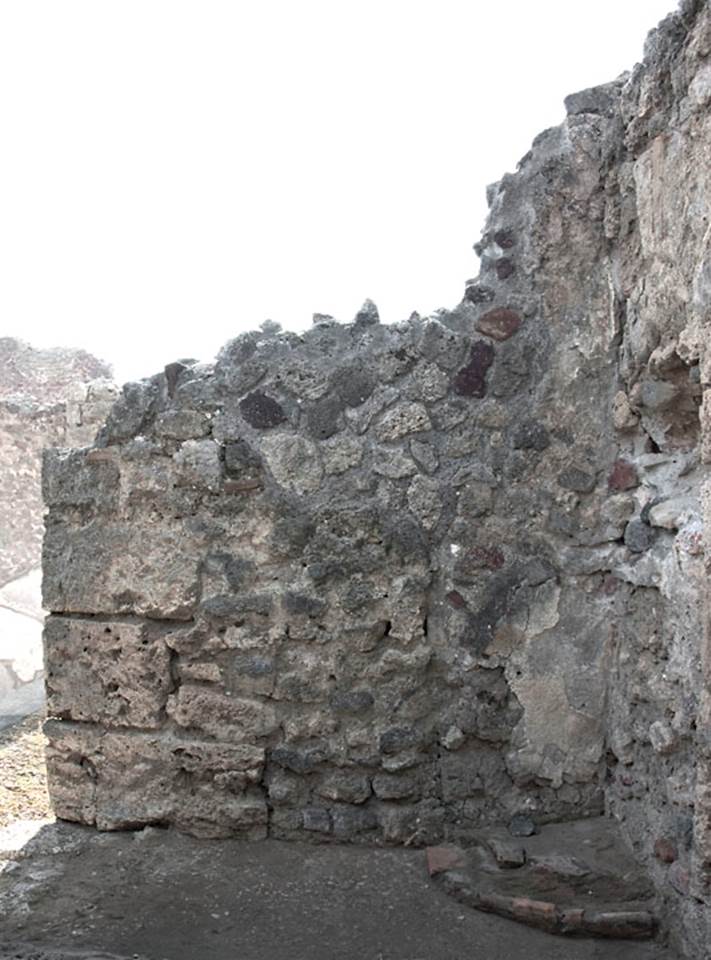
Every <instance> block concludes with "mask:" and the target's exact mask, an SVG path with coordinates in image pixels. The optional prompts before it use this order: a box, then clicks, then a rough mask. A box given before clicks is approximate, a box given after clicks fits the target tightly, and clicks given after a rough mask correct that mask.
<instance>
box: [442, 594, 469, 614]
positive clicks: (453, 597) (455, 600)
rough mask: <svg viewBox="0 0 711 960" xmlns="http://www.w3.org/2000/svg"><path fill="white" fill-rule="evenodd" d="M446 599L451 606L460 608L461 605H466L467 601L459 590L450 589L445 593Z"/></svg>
mask: <svg viewBox="0 0 711 960" xmlns="http://www.w3.org/2000/svg"><path fill="white" fill-rule="evenodd" d="M447 600H449V602H450V603H451V604H452V606H453V607H456V608H457V609H458V610H460V609H461V608H462V607H466V605H467V602H466V600H465V599H464V597H463V596H462V595H461V593H460V592H459V590H450V591H449V593H448V594H447Z"/></svg>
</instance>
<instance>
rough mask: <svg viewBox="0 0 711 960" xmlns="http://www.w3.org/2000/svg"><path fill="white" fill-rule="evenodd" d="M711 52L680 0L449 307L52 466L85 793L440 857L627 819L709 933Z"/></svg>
mask: <svg viewBox="0 0 711 960" xmlns="http://www.w3.org/2000/svg"><path fill="white" fill-rule="evenodd" d="M710 56H711V10H710V7H709V3H708V2H698V0H690V2H685V3H684V4H682V8H681V11H680V13H679V14H677V15H675V16H673V17H670V18H668V19H667V20H666V21H665V22H664V23H663V25H662V26H661V27H660V29H659V30H658V31H657V32H656V33H654V34H652V35H651V36H650V39H649V40H648V44H647V52H646V57H645V62H644V63H643V64H642V65H641V66H640V67H638V68H635V70H634V71H633V72H632V74H630V75H626V76H624V77H622V78H620V79H619V80H617V81H615V82H613V83H611V84H608V85H607V86H604V87H600V88H596V89H594V90H589V91H583V92H581V93H579V94H575V95H573V96H571V97H569V98H568V99H567V101H566V107H567V118H566V120H565V122H564V123H563V124H562V125H561V126H560V127H557V128H554V129H551V130H547V131H545V132H544V133H542V134H541V135H540V136H539V137H538V138H537V139H536V141H535V142H534V144H533V146H532V148H531V151H530V152H529V153H528V154H527V155H526V157H524V158H523V160H522V161H521V163H520V164H519V168H518V171H517V172H516V173H515V174H513V175H507V176H505V177H504V178H503V179H502V180H501V181H500V182H499V183H497V184H495V185H493V186H492V187H491V188H490V189H489V200H490V207H491V209H490V215H489V219H488V221H487V225H486V228H485V231H484V235H483V237H482V239H481V241H480V243H479V244H478V248H477V249H478V252H479V254H480V256H481V273H480V276H479V277H478V278H477V279H476V280H475V281H471V282H469V283H468V284H467V286H466V291H465V296H464V299H463V300H462V302H461V303H460V304H459V305H458V306H457V307H455V308H454V309H453V310H451V311H441V312H440V313H439V314H437V315H436V316H433V317H428V318H425V319H421V318H419V317H417V316H413V317H411V318H410V319H409V320H408V321H405V322H403V323H401V324H397V325H394V326H389V327H385V326H382V325H380V324H379V322H378V317H377V313H376V311H375V309H374V308H373V306H372V305H370V304H366V306H365V307H364V309H363V310H362V311H361V313H360V314H359V315H358V317H357V318H356V320H355V321H354V322H353V323H352V324H349V325H343V326H341V325H338V324H336V323H335V322H332V321H330V320H328V319H323V318H321V319H320V320H319V322H318V323H317V324H316V325H315V326H314V327H313V329H311V330H310V331H309V332H308V333H306V334H304V335H297V334H292V333H264V332H261V333H260V332H257V333H252V334H246V335H244V336H241V337H238V338H237V339H236V340H234V341H232V342H231V343H229V344H228V345H227V346H226V347H225V348H224V349H223V351H222V353H221V354H220V356H219V358H218V360H217V363H216V364H215V365H214V366H205V365H183V364H171V365H170V366H169V367H167V368H166V369H165V371H164V373H162V374H160V375H158V376H156V377H154V378H152V379H151V380H147V381H143V382H142V383H140V384H131V385H129V386H127V387H126V388H125V389H124V393H123V395H122V397H121V399H120V400H119V401H118V403H117V404H116V406H115V407H114V408H113V410H112V412H111V415H110V417H109V420H108V422H107V425H106V427H105V429H104V431H103V433H102V435H101V437H100V440H99V442H98V443H97V444H96V445H94V446H93V447H92V448H90V449H85V450H79V451H57V452H55V453H53V454H51V455H50V456H48V458H47V461H46V472H45V496H46V499H47V503H48V505H49V508H50V510H49V515H48V521H47V533H46V540H45V557H44V562H45V605H46V607H47V608H48V609H50V610H52V611H53V615H52V617H51V618H50V619H49V621H48V623H47V628H46V649H47V663H48V676H47V689H48V696H49V706H50V710H51V713H52V714H53V716H54V717H55V718H56V719H54V720H53V721H51V722H50V723H49V725H48V735H49V740H50V745H49V751H48V764H49V774H50V787H51V792H52V795H53V799H54V803H55V809H56V810H57V813H58V814H59V815H60V816H63V817H66V818H68V819H74V820H80V821H83V822H87V823H96V824H97V825H98V826H99V827H100V828H102V829H117V828H121V827H128V826H134V825H139V824H144V823H175V824H177V825H178V826H179V827H181V828H183V829H186V830H189V831H191V832H193V833H197V834H199V835H207V836H221V835H227V834H241V835H245V836H264V835H265V834H267V833H269V834H270V835H272V836H279V837H305V836H312V837H314V838H318V839H322V840H325V839H329V838H335V839H357V840H362V841H373V842H383V841H385V842H407V843H412V842H418V843H421V842H425V841H430V840H434V839H439V838H441V837H443V836H444V837H449V838H458V839H462V838H464V839H466V837H467V835H468V834H469V833H470V832H471V831H472V830H474V829H475V828H477V827H479V826H481V825H482V824H487V823H492V822H497V821H506V820H508V819H509V818H511V817H513V816H514V815H516V814H520V813H523V814H526V815H527V816H529V817H532V818H533V819H534V820H538V821H545V820H551V819H564V818H572V817H580V816H587V815H593V814H597V813H600V812H602V811H603V810H605V811H606V812H607V813H609V814H610V815H612V816H615V817H616V818H617V819H618V820H620V821H621V822H622V823H623V825H624V828H625V830H626V833H627V836H628V838H629V841H630V843H631V844H632V845H633V846H634V847H635V849H636V850H637V852H638V853H639V854H640V855H641V856H642V858H643V859H645V860H646V861H647V862H648V864H649V865H650V866H651V868H652V869H653V870H654V872H655V878H656V881H657V883H658V889H659V892H660V897H661V898H662V899H663V900H666V901H667V903H668V904H669V905H670V906H671V907H673V909H674V911H675V914H676V915H677V916H679V917H681V918H682V924H681V925H680V926H679V931H680V932H682V933H683V936H684V937H685V938H686V942H687V943H688V944H690V945H691V946H690V947H689V949H691V950H692V951H693V949H696V948H697V947H698V944H700V943H703V942H704V938H705V937H707V935H708V932H709V931H707V930H705V929H704V924H705V923H706V922H707V918H708V913H709V911H708V903H709V899H711V891H710V890H709V876H710V873H711V752H710V748H709V742H710V739H709V733H710V731H711V726H710V721H711V699H710V693H709V679H710V674H711V665H710V664H711V656H710V655H709V652H708V650H709V633H708V624H709V615H708V606H707V599H708V598H707V593H708V590H707V586H706V583H707V576H708V564H709V556H711V554H710V553H709V550H710V549H711V547H710V544H709V534H708V530H709V529H711V527H709V520H711V517H710V516H709V511H710V510H711V493H710V492H709V491H710V490H711V488H710V487H709V485H708V469H709V468H708V463H709V461H710V460H711V439H709V438H710V437H711V432H710V431H711V420H710V419H709V411H711V406H709V401H708V396H711V394H709V383H710V382H711V361H710V360H709V354H708V343H709V326H710V322H711V317H710V304H711V272H710V271H711V253H710V250H711V226H710V225H709V224H710V220H709V208H710V207H711V183H710V182H709V179H710V174H711V162H710V161H711V157H710V156H709V152H710V149H711V148H710V144H711V136H710V132H711V131H710V130H709V124H710V123H711V119H710V112H709V105H710V103H711V59H710ZM704 509H705V510H706V517H704V513H703V511H704ZM704 904H706V905H707V906H706V907H704V906H703V905H704ZM694 944H696V947H695V946H694ZM690 955H692V956H693V955H694V954H693V952H692V953H690Z"/></svg>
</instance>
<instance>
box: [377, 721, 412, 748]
mask: <svg viewBox="0 0 711 960" xmlns="http://www.w3.org/2000/svg"><path fill="white" fill-rule="evenodd" d="M416 743H417V735H416V733H415V731H414V730H413V729H412V727H391V728H390V729H389V730H386V731H385V733H383V734H381V736H380V752H381V753H399V752H400V750H407V749H408V748H409V747H414V746H415V745H416Z"/></svg>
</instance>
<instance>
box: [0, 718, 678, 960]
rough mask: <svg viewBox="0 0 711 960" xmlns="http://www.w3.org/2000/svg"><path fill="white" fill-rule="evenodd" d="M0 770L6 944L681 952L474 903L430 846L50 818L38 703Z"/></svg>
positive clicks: (526, 956)
mask: <svg viewBox="0 0 711 960" xmlns="http://www.w3.org/2000/svg"><path fill="white" fill-rule="evenodd" d="M0 780H1V784H0V816H1V817H2V821H1V823H2V825H3V826H4V827H5V829H4V830H2V829H0V858H2V857H3V856H5V857H6V858H8V859H7V860H6V861H5V869H4V871H3V873H2V874H1V875H0V960H10V958H13V960H19V958H22V960H75V958H76V960H79V958H82V960H100V958H101V960H106V958H108V957H109V955H110V956H112V957H113V956H118V957H131V958H133V957H136V956H138V957H140V958H150V960H662V958H664V960H673V958H672V957H671V956H670V955H668V954H665V953H663V952H662V951H661V950H660V949H659V948H658V947H656V946H655V945H653V944H644V943H625V942H603V941H597V942H596V941H592V940H576V941H571V940H564V939H562V938H554V937H550V936H548V935H547V934H544V933H539V932H537V931H535V930H531V929H529V928H526V927H522V926H518V925H516V924H513V923H511V922H509V921H507V920H502V919H500V918H498V917H494V916H490V915H487V914H482V913H478V912H476V911H474V910H470V909H467V908H465V907H462V906H460V905H459V904H457V903H456V902H455V901H453V900H452V899H450V898H448V897H447V896H446V895H445V894H444V893H442V892H441V891H440V890H438V889H437V888H436V887H435V885H434V884H433V882H432V881H431V880H430V879H429V877H428V876H427V871H426V869H425V854H424V851H422V850H409V849H408V850H405V849H380V850H373V849H366V848H358V847H352V846H351V847H348V846H335V845H329V846H313V845H308V844H293V843H291V844H285V843H279V842H277V841H266V842H263V843H243V842H238V841H230V842H210V841H197V840H193V839H191V838H189V837H185V836H181V835H180V834H178V833H176V832H174V831H172V830H156V829H152V828H148V829H146V830H142V831H140V832H136V833H130V832H129V833H119V834H99V833H96V832H95V831H94V830H91V829H87V828H83V827H78V826H75V825H71V824H66V823H53V822H46V821H45V822H44V823H42V820H43V818H46V817H47V816H48V813H49V810H48V803H47V795H46V790H45V786H44V771H43V766H42V738H41V734H40V730H39V719H38V718H31V719H28V720H26V721H25V722H24V723H22V724H21V725H20V726H19V727H16V728H13V730H12V731H5V732H4V733H3V734H0ZM27 820H31V821H34V822H30V823H27ZM33 834H34V836H32V835H33ZM0 863H2V861H1V860H0Z"/></svg>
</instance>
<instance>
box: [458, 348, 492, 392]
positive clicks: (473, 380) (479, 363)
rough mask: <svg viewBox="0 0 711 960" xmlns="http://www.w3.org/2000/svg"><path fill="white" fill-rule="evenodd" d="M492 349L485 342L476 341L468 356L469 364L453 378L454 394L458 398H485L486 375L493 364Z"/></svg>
mask: <svg viewBox="0 0 711 960" xmlns="http://www.w3.org/2000/svg"><path fill="white" fill-rule="evenodd" d="M494 356H495V354H494V348H493V347H492V346H491V344H490V343H487V342H486V341H485V340H477V341H476V343H475V344H474V345H473V346H472V348H471V352H470V354H469V363H468V364H467V365H466V366H465V367H462V369H461V370H460V371H459V373H457V375H456V376H455V377H454V380H453V382H452V385H453V387H454V392H455V393H457V394H459V396H460V397H484V396H486V374H487V372H488V370H489V367H490V366H491V365H492V363H493V362H494Z"/></svg>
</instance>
